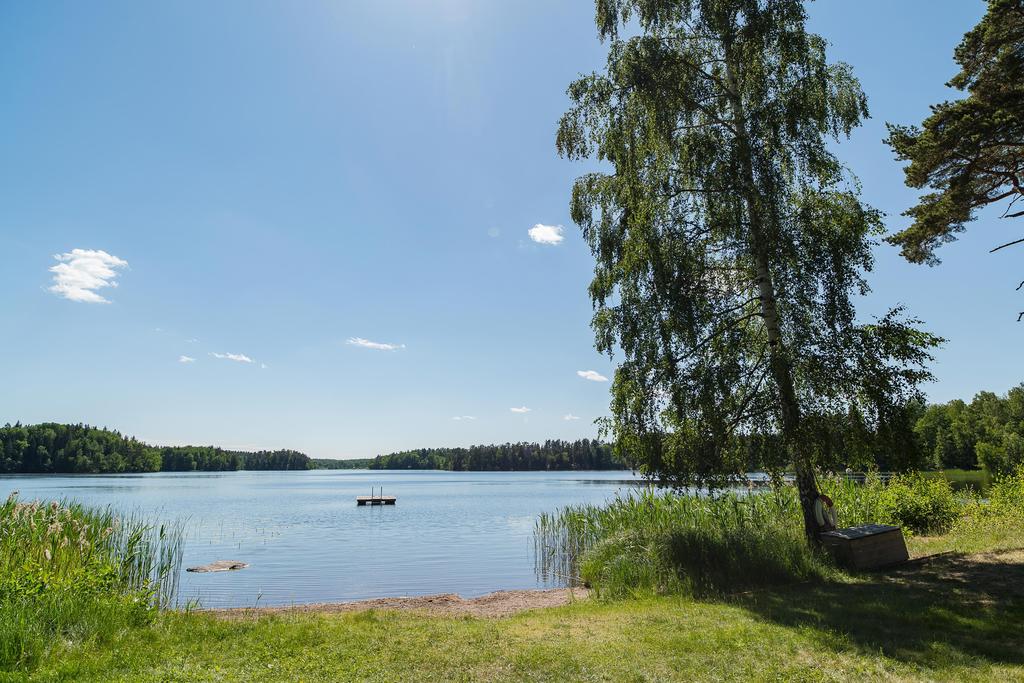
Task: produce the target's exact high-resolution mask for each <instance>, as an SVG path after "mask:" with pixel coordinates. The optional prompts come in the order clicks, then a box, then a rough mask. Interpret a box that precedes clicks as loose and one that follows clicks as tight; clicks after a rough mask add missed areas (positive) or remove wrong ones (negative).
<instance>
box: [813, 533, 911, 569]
mask: <svg viewBox="0 0 1024 683" xmlns="http://www.w3.org/2000/svg"><path fill="white" fill-rule="evenodd" d="M819 538H820V539H821V543H822V545H824V546H825V548H826V549H827V550H828V552H829V553H830V554H831V555H832V557H833V558H835V560H836V562H837V563H838V564H840V565H842V566H843V567H846V568H847V569H877V568H879V567H887V566H889V565H893V564H899V563H900V562H905V561H906V560H907V559H909V558H910V555H909V553H907V543H906V541H904V540H903V530H902V529H900V528H899V527H898V526H889V525H887V524H868V525H865V526H855V527H850V528H849V529H836V530H835V531H826V532H824V533H822V534H820V535H819Z"/></svg>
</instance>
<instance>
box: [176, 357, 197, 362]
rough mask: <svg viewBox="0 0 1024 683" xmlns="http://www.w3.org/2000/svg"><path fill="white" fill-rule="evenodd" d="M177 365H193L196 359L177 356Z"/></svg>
mask: <svg viewBox="0 0 1024 683" xmlns="http://www.w3.org/2000/svg"><path fill="white" fill-rule="evenodd" d="M178 362H179V363H195V362H196V359H195V358H193V357H192V356H178Z"/></svg>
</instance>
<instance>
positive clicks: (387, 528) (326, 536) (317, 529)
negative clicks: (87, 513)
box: [0, 470, 639, 607]
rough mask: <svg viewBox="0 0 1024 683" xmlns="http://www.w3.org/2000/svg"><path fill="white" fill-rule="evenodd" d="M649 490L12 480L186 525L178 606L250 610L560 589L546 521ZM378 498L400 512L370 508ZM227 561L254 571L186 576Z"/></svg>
mask: <svg viewBox="0 0 1024 683" xmlns="http://www.w3.org/2000/svg"><path fill="white" fill-rule="evenodd" d="M638 485H639V483H638V482H636V481H635V479H634V477H633V475H632V474H631V473H629V472H428V471H368V470H313V471H308V472H209V473H205V472H190V473H175V472H161V473H156V474H140V475H104V476H83V475H77V476H55V475H46V476H33V475H21V476H13V477H0V495H2V496H3V497H4V498H6V497H7V494H8V493H10V492H11V491H13V490H17V491H20V498H21V499H22V500H26V501H27V500H32V499H36V498H38V499H43V500H55V499H62V498H69V499H74V500H77V501H79V502H82V503H87V504H91V505H102V506H106V505H109V506H111V507H113V508H115V509H117V510H119V511H123V512H138V513H141V514H143V515H144V516H145V517H147V518H150V519H154V520H167V521H171V520H180V521H181V522H183V523H184V525H185V528H186V541H185V550H184V563H183V567H182V576H181V588H180V592H179V600H181V601H182V602H184V601H187V600H191V599H198V600H199V601H200V603H201V604H202V606H204V607H239V606H252V605H256V604H259V605H286V604H292V603H304V602H326V601H341V600H359V599H363V598H373V597H381V596H389V595H426V594H430V593H459V594H461V595H463V596H465V597H470V596H476V595H482V594H484V593H489V592H491V591H495V590H502V589H517V588H539V587H548V586H549V585H550V584H546V583H545V582H544V581H542V580H541V579H539V578H538V577H537V576H536V574H535V572H534V563H533V552H532V549H533V525H534V520H535V519H536V518H537V515H539V514H540V513H541V512H550V511H554V510H555V509H556V508H559V507H562V506H564V505H568V504H571V503H602V502H605V501H607V500H610V499H612V498H614V497H615V495H616V494H621V495H625V494H626V493H628V492H629V491H630V490H634V489H635V488H636V487H637V486H638ZM371 486H374V487H377V486H383V487H384V494H385V495H395V496H398V503H397V505H395V506H390V505H388V506H380V507H357V506H356V504H355V497H356V496H357V495H369V493H370V487H371ZM214 560H240V561H242V562H248V563H249V565H250V566H249V568H248V569H243V570H241V571H233V572H218V573H211V574H196V573H187V572H185V571H184V568H185V567H189V566H194V565H197V564H205V563H208V562H212V561H214Z"/></svg>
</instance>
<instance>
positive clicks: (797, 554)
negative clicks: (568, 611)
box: [534, 487, 834, 597]
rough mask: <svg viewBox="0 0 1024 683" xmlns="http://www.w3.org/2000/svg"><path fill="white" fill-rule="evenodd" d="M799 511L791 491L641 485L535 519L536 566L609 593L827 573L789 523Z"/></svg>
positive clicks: (705, 588)
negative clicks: (603, 501) (673, 489)
mask: <svg viewBox="0 0 1024 683" xmlns="http://www.w3.org/2000/svg"><path fill="white" fill-rule="evenodd" d="M799 514H800V513H799V503H798V501H797V497H796V494H795V491H794V490H793V489H792V488H789V487H783V488H779V489H776V490H774V491H772V492H765V493H749V494H748V493H743V492H735V491H729V492H724V493H720V494H717V495H701V496H698V495H678V494H675V493H670V492H656V491H651V490H645V491H642V492H640V493H638V494H633V495H629V496H626V497H621V498H618V499H616V500H615V501H614V502H612V503H611V504H609V505H607V506H594V505H582V506H572V507H568V508H565V509H562V510H560V511H558V512H556V513H554V514H545V515H541V517H540V518H539V519H538V521H537V523H536V528H535V534H534V539H535V552H536V558H537V564H538V571H539V573H541V574H542V575H545V576H547V577H549V578H561V579H562V580H565V581H567V582H569V583H577V584H579V583H585V584H587V585H590V586H591V587H592V588H594V589H595V590H596V591H597V592H598V593H599V594H600V595H605V596H609V597H624V596H627V595H635V594H643V593H685V594H690V595H709V594H720V593H727V592H732V591H738V590H744V589H748V588H752V587H756V586H759V585H767V584H772V583H780V582H787V581H793V580H807V579H813V578H823V577H826V576H828V575H829V574H831V573H832V572H834V569H833V568H832V567H831V565H830V564H829V563H828V562H827V561H826V560H825V558H824V557H823V556H822V555H821V553H820V552H819V551H817V550H815V549H812V548H810V547H808V545H807V542H806V540H805V539H804V535H803V530H802V527H801V525H799V524H794V523H793V520H794V519H799Z"/></svg>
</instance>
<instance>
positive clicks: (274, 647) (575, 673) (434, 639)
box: [14, 551, 1024, 681]
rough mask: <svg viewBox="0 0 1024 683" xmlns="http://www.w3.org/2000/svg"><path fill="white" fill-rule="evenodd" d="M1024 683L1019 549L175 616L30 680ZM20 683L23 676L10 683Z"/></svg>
mask: <svg viewBox="0 0 1024 683" xmlns="http://www.w3.org/2000/svg"><path fill="white" fill-rule="evenodd" d="M863 679H886V680H893V679H895V680H972V681H976V680H1022V681H1024V552H1021V551H1007V552H1001V553H998V554H988V555H973V556H943V557H940V558H937V559H933V560H930V561H928V562H925V563H921V564H916V565H909V566H907V567H905V568H903V569H900V570H897V571H891V572H886V573H878V574H869V575H863V576H861V577H859V578H855V579H850V580H845V581H842V582H825V583H814V584H802V585H792V586H788V587H784V588H775V589H763V590H758V591H754V592H751V593H747V594H742V595H738V596H732V597H728V598H722V599H717V600H713V601H712V600H704V601H702V600H695V599H690V598H680V597H651V598H644V599H634V600H622V601H615V602H598V601H587V602H578V603H575V604H572V605H569V606H566V607H561V608H555V609H548V610H538V611H533V612H526V613H522V614H519V615H515V616H512V617H506V618H501V619H479V618H452V617H437V616H424V615H415V614H411V613H408V612H384V611H377V612H372V611H371V612H359V613H352V614H331V615H315V614H313V615H311V614H288V615H283V616H282V615H279V616H272V617H261V618H247V619H244V620H237V621H226V620H222V619H218V618H216V617H212V616H209V615H204V614H199V613H193V614H181V613H170V614H165V615H163V616H161V617H160V618H159V619H158V620H157V621H156V622H155V623H154V624H153V625H152V626H149V627H146V628H142V629H135V630H126V631H124V632H122V633H119V634H107V635H106V636H105V637H104V638H103V639H102V642H101V641H90V642H86V643H84V644H81V645H78V646H75V647H74V648H73V649H62V648H60V647H56V648H55V649H54V650H52V651H51V652H50V655H49V656H48V657H47V658H46V661H45V662H44V663H43V664H42V666H41V667H40V668H39V669H37V670H36V671H35V672H34V674H33V675H32V680H68V681H72V680H73V681H119V680H120V681H279V680H285V681H344V680H361V681H478V680H483V681H490V680H494V681H567V680H579V681H672V680H687V681H694V680H779V681H804V680H806V681H821V680H863ZM14 680H20V679H14Z"/></svg>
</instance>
